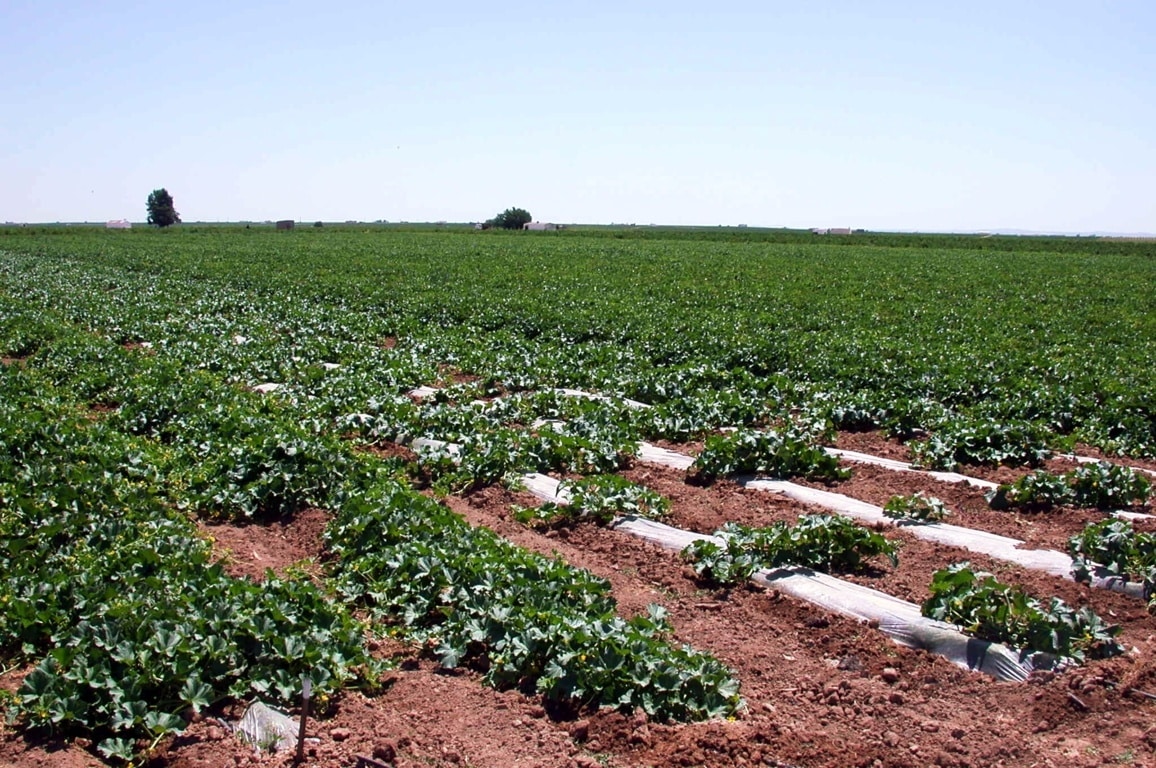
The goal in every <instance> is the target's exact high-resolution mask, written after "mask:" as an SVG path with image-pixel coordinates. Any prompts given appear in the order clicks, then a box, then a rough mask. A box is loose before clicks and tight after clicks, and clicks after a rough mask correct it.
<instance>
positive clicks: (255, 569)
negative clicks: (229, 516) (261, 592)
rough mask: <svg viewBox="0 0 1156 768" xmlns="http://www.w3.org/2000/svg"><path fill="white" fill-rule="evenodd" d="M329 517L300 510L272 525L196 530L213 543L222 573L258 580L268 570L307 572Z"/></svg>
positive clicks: (316, 557)
mask: <svg viewBox="0 0 1156 768" xmlns="http://www.w3.org/2000/svg"><path fill="white" fill-rule="evenodd" d="M329 517H330V515H329V513H328V512H326V511H325V510H323V509H304V510H301V511H300V512H298V513H296V514H295V515H292V516H291V517H286V518H284V519H282V520H278V521H276V522H273V523H265V524H257V523H246V524H240V523H214V524H203V523H202V524H198V527H199V528H200V529H201V531H202V532H203V533H204V534H205V536H206V537H207V538H208V539H209V540H210V541H211V542H212V543H213V552H214V554H216V555H217V558H218V560H219V561H220V562H221V563H222V564H223V565H224V568H225V572H226V573H228V574H229V575H230V576H236V577H238V578H246V579H252V580H253V581H262V580H264V578H265V574H266V572H267V571H269V570H272V571H273V572H274V573H276V574H278V575H280V574H284V573H285V571H286V569H288V568H289V567H290V566H292V565H303V566H305V567H306V569H307V570H309V569H310V568H311V567H312V566H311V565H310V562H309V561H313V562H314V563H315V562H316V561H317V560H319V559H320V557H321V553H322V543H321V536H322V534H323V533H324V532H325V526H326V525H328V524H329Z"/></svg>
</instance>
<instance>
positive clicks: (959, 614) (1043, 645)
mask: <svg viewBox="0 0 1156 768" xmlns="http://www.w3.org/2000/svg"><path fill="white" fill-rule="evenodd" d="M923 615H924V616H929V617H931V618H933V619H936V620H938V621H946V622H949V623H951V624H956V625H958V626H959V627H960V628H962V629H963V631H964V632H967V633H969V634H972V635H975V636H976V637H978V638H980V639H981V640H990V641H991V642H993V643H1006V644H1008V645H1010V646H1011V647H1013V648H1017V649H1019V650H1020V652H1021V654H1022V655H1023V656H1025V657H1026V656H1028V655H1030V654H1033V653H1042V654H1046V655H1047V656H1051V657H1055V658H1056V659H1057V660H1060V661H1062V660H1065V659H1067V660H1071V661H1076V662H1082V661H1084V660H1085V659H1088V658H1092V659H1100V658H1107V657H1109V656H1115V655H1118V654H1120V653H1123V652H1124V649H1123V647H1122V646H1121V645H1120V644H1119V643H1118V642H1117V641H1116V640H1115V637H1116V635H1118V634H1119V633H1120V627H1118V626H1109V625H1107V624H1105V623H1104V621H1103V619H1101V618H1100V617H1099V616H1097V615H1096V614H1095V613H1094V612H1093V611H1092V610H1091V609H1090V608H1087V607H1085V608H1080V609H1078V610H1077V609H1073V608H1071V607H1070V606H1068V605H1067V604H1065V603H1064V601H1063V600H1060V599H1059V598H1056V597H1053V598H1051V600H1050V601H1049V602H1048V604H1047V605H1044V604H1042V603H1040V602H1039V601H1038V600H1036V599H1034V598H1033V597H1031V596H1029V595H1028V594H1027V593H1026V592H1024V591H1023V590H1022V589H1020V588H1019V587H1013V586H1009V585H1007V584H1003V583H1001V582H999V581H997V580H996V578H995V577H994V576H992V575H991V574H990V573H983V572H977V571H973V570H972V569H971V566H970V564H969V563H956V564H955V565H952V566H948V567H947V568H944V569H942V570H939V571H936V572H935V575H934V576H932V579H931V597H929V598H928V599H927V600H926V601H924V603H923ZM1046 662H1047V660H1046V658H1045V659H1040V663H1041V664H1045V663H1046Z"/></svg>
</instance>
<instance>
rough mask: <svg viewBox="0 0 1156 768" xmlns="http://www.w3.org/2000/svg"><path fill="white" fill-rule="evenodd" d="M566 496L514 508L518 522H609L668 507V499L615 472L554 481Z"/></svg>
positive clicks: (651, 515) (653, 513)
mask: <svg viewBox="0 0 1156 768" xmlns="http://www.w3.org/2000/svg"><path fill="white" fill-rule="evenodd" d="M558 490H559V492H560V493H562V492H564V493H566V494H568V495H569V497H570V501H569V503H568V504H558V503H554V502H548V503H546V504H542V505H541V506H538V507H528V508H526V507H518V508H515V511H514V517H515V519H517V520H518V521H519V522H521V523H525V524H530V525H535V526H540V527H551V526H556V525H561V524H569V523H573V522H577V521H579V520H593V521H595V522H598V523H603V524H604V523H609V522H610V521H611V520H613V519H614V518H616V517H621V516H623V515H635V516H638V517H648V518H657V517H662V516H663V515H665V514H666V512H667V510H669V509H670V501H669V500H668V499H666V498H664V497H663V496H662V495H661V494H659V493H657V492H655V491H652V490H650V489H649V488H647V487H645V486H642V485H639V484H637V483H633V482H631V481H629V480H627V479H626V478H624V477H620V476H619V475H591V476H589V477H582V478H578V479H575V480H563V481H562V482H560V483H559V484H558Z"/></svg>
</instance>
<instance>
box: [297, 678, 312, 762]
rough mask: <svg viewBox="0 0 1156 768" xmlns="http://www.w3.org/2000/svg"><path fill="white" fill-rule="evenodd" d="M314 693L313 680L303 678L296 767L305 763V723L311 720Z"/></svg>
mask: <svg viewBox="0 0 1156 768" xmlns="http://www.w3.org/2000/svg"><path fill="white" fill-rule="evenodd" d="M312 693H313V680H311V679H310V678H308V677H306V676H305V675H302V676H301V723H300V728H298V730H297V757H296V758H294V760H293V764H294V765H301V763H303V762H305V721H306V720H308V719H309V697H310V694H312Z"/></svg>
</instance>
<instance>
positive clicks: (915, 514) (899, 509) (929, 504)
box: [883, 491, 951, 523]
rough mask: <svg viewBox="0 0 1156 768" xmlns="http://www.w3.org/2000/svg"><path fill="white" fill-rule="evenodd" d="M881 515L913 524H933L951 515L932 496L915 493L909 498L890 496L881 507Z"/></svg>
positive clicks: (942, 504) (941, 503) (940, 502)
mask: <svg viewBox="0 0 1156 768" xmlns="http://www.w3.org/2000/svg"><path fill="white" fill-rule="evenodd" d="M883 514H884V515H886V516H887V517H890V518H893V519H895V520H905V521H909V522H915V523H934V522H939V521H940V520H943V519H944V518H945V517H947V516H948V515H949V514H951V513H950V512H949V511H948V510H947V507H946V505H944V503H943V502H942V501H940V500H939V499H937V498H936V497H934V496H926V495H924V493H923V491H916V492H915V493H913V494H912V495H910V496H892V497H891V498H890V499H888V500H887V503H886V504H884V505H883Z"/></svg>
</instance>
